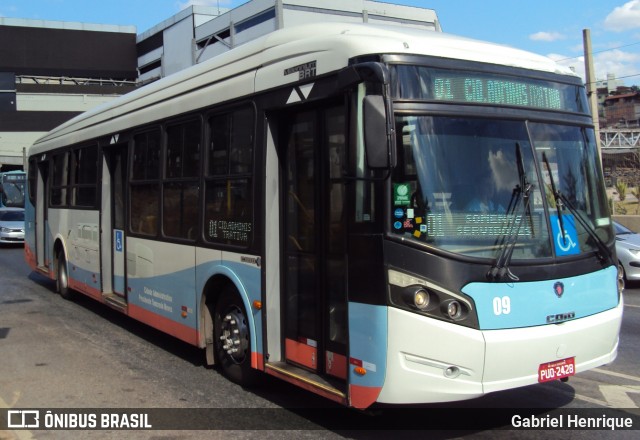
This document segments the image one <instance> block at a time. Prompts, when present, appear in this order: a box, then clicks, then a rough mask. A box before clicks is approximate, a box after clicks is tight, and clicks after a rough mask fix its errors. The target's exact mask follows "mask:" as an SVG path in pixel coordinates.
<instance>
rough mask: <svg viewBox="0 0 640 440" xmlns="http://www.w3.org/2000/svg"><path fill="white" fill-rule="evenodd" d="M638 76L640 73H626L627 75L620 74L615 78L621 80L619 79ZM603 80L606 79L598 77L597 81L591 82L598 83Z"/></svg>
mask: <svg viewBox="0 0 640 440" xmlns="http://www.w3.org/2000/svg"><path fill="white" fill-rule="evenodd" d="M636 76H640V73H634V74H632V75H625V76H618V77H616V78H615V79H616V80H619V79H625V78H633V77H636ZM602 81H604V80H602V79H598V80H596V81H593V82H591V84H597V83H599V82H602Z"/></svg>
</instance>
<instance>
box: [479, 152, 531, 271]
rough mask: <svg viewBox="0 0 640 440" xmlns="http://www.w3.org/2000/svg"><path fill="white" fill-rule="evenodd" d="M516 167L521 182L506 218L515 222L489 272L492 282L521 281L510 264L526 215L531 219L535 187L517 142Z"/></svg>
mask: <svg viewBox="0 0 640 440" xmlns="http://www.w3.org/2000/svg"><path fill="white" fill-rule="evenodd" d="M516 165H517V167H518V177H519V179H520V182H519V184H517V185H516V186H515V188H514V189H513V193H512V194H511V201H510V202H509V207H508V208H507V213H506V216H505V217H506V218H507V219H508V218H509V216H511V215H513V221H511V222H510V223H509V224H508V228H509V230H508V231H507V233H505V234H504V235H503V236H502V240H501V241H500V246H501V248H502V250H501V251H500V255H499V256H498V258H497V259H496V263H495V264H494V265H493V266H492V267H491V269H489V272H487V278H488V279H489V280H490V281H500V280H502V279H503V278H504V277H505V275H506V276H508V277H509V278H510V279H512V280H513V281H518V280H519V278H518V277H517V276H516V275H514V274H513V273H512V272H511V270H510V269H509V264H510V263H511V257H512V256H513V251H514V249H515V246H516V242H517V241H518V234H519V233H520V228H521V227H522V222H523V221H524V218H525V214H527V213H529V217H531V208H530V206H529V201H530V198H529V195H530V194H531V189H532V188H533V185H532V184H531V183H530V182H529V181H528V179H527V173H526V171H525V169H524V160H523V159H522V151H521V148H520V143H519V142H516ZM521 202H523V203H524V207H523V212H522V215H521V216H520V218H518V217H517V216H515V215H514V213H515V212H516V209H517V208H518V206H519V205H520V203H521Z"/></svg>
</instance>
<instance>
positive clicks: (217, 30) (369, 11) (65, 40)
mask: <svg viewBox="0 0 640 440" xmlns="http://www.w3.org/2000/svg"><path fill="white" fill-rule="evenodd" d="M321 21H342V22H351V23H354V22H366V23H376V24H402V25H403V26H405V27H406V26H413V27H416V28H421V29H429V30H433V31H440V30H441V28H440V23H439V22H438V17H437V15H436V12H435V11H434V10H432V9H426V8H418V7H411V6H400V5H394V4H390V3H383V2H378V1H371V0H251V1H248V2H246V3H244V4H242V5H240V6H238V7H237V8H235V9H232V10H229V9H225V8H217V7H207V6H190V7H188V8H185V9H183V10H182V11H180V12H179V13H177V14H175V15H174V16H172V17H170V18H168V19H167V20H164V21H163V22H161V23H159V24H157V25H156V26H154V27H152V28H151V29H149V30H146V31H144V32H142V33H140V34H139V35H137V34H136V28H135V27H133V26H117V25H96V24H87V23H74V22H56V21H45V20H26V19H15V18H2V17H0V41H2V43H3V44H2V46H1V47H0V169H2V170H8V169H16V168H22V166H23V151H24V150H25V149H26V148H27V147H29V146H30V145H31V144H32V143H33V142H34V141H35V140H36V139H38V138H39V137H40V136H42V135H43V134H44V133H46V132H47V131H49V130H51V129H52V128H54V127H56V126H57V125H60V124H61V123H63V122H65V121H67V120H69V119H70V118H72V117H73V116H75V115H77V114H79V113H81V112H84V111H87V110H90V109H91V108H93V107H94V106H96V105H99V104H101V103H104V102H107V101H109V100H111V99H114V98H115V97H118V96H120V95H122V94H125V93H127V92H129V91H131V90H133V89H134V88H135V87H138V86H141V85H144V84H146V83H148V82H151V81H155V80H157V79H159V78H162V77H165V76H168V75H171V74H173V73H176V72H178V71H180V70H183V69H185V68H187V67H190V66H193V65H195V64H198V63H200V62H202V61H204V60H207V59H209V58H212V57H215V56H217V55H220V54H222V53H224V52H227V51H229V50H231V49H233V48H235V47H238V46H240V45H242V44H244V43H246V42H248V41H251V40H254V39H256V38H258V37H261V36H263V35H266V34H268V33H270V32H273V31H275V30H277V29H282V28H284V27H291V26H297V25H305V24H309V23H316V22H321Z"/></svg>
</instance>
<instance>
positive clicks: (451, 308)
mask: <svg viewBox="0 0 640 440" xmlns="http://www.w3.org/2000/svg"><path fill="white" fill-rule="evenodd" d="M442 308H443V309H444V310H445V311H446V313H447V316H449V318H451V319H460V317H462V305H461V304H460V303H459V302H458V301H456V300H455V299H453V300H449V301H445V302H444V303H443V307H442Z"/></svg>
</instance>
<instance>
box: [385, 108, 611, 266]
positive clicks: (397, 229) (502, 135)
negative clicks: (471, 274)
mask: <svg viewBox="0 0 640 440" xmlns="http://www.w3.org/2000/svg"><path fill="white" fill-rule="evenodd" d="M396 124H397V126H396V129H397V133H398V134H399V136H400V139H401V145H399V164H398V167H397V168H396V170H395V172H394V175H393V197H392V200H391V203H392V204H393V207H392V209H391V214H392V219H391V223H390V224H391V232H392V233H393V234H397V235H401V236H403V237H404V238H405V239H408V240H412V241H416V242H420V243H424V244H428V245H431V246H435V247H438V248H440V249H443V250H446V251H449V252H454V253H458V254H463V255H468V256H475V257H483V258H496V257H497V256H498V255H499V254H500V252H502V249H503V247H504V243H505V242H506V241H508V240H510V239H514V241H515V245H514V249H513V255H512V258H513V260H518V259H535V258H546V257H553V256H569V255H577V254H581V253H585V252H592V251H595V250H597V243H594V240H593V238H592V237H593V234H590V233H589V232H588V231H587V230H585V227H586V226H589V227H590V228H592V229H601V230H602V231H603V232H599V236H600V237H603V239H604V241H609V240H611V238H612V237H613V235H612V232H611V225H610V221H608V215H607V206H606V200H605V198H604V195H603V192H602V190H601V189H600V187H599V185H598V182H599V179H598V171H597V169H596V165H597V164H598V163H599V162H598V161H597V152H596V146H595V142H594V137H593V131H592V130H587V129H584V128H580V127H575V126H563V125H554V124H547V123H526V122H524V121H505V120H497V119H481V118H456V117H436V116H401V117H398V118H397V120H396ZM543 153H544V154H543ZM543 156H544V159H545V160H544V161H543ZM525 186H526V187H527V191H524V187H525ZM553 188H555V189H556V190H557V192H560V193H561V194H562V196H563V199H564V200H567V202H569V203H566V204H565V205H570V206H564V205H563V204H562V203H558V202H557V197H556V195H557V192H556V193H554V192H553ZM525 201H526V203H525ZM559 208H560V209H559ZM576 216H581V218H580V219H577V218H576ZM578 220H584V222H580V221H578ZM583 223H584V224H583Z"/></svg>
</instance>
